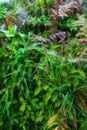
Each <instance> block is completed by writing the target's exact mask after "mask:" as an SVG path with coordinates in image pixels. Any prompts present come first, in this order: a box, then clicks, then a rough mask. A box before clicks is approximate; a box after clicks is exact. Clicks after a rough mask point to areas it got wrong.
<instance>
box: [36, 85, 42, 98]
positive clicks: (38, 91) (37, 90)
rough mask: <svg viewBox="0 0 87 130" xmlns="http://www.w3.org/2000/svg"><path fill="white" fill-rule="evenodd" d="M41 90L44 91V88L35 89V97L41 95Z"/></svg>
mask: <svg viewBox="0 0 87 130" xmlns="http://www.w3.org/2000/svg"><path fill="white" fill-rule="evenodd" d="M41 90H42V88H41V87H40V86H38V87H37V88H36V89H35V91H34V96H37V95H38V94H39V93H40V91H41Z"/></svg>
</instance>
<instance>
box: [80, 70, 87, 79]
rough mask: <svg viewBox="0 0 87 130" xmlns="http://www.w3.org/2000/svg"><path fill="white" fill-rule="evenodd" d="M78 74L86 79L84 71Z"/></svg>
mask: <svg viewBox="0 0 87 130" xmlns="http://www.w3.org/2000/svg"><path fill="white" fill-rule="evenodd" d="M78 72H79V73H80V75H81V76H82V77H84V78H86V74H85V72H84V71H82V70H79V71H78Z"/></svg>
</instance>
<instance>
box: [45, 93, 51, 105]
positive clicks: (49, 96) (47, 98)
mask: <svg viewBox="0 0 87 130" xmlns="http://www.w3.org/2000/svg"><path fill="white" fill-rule="evenodd" d="M50 98H51V92H47V93H46V96H45V102H46V104H47V103H48V101H49V100H50Z"/></svg>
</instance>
